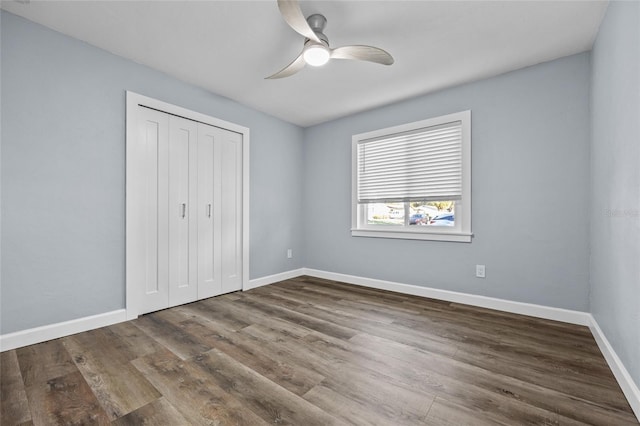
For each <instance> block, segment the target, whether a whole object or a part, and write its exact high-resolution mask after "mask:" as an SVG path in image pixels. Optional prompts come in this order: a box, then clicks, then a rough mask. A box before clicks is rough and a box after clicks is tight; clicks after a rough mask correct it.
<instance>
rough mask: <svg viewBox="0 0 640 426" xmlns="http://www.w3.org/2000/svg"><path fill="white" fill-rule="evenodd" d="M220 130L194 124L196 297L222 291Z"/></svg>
mask: <svg viewBox="0 0 640 426" xmlns="http://www.w3.org/2000/svg"><path fill="white" fill-rule="evenodd" d="M222 132H223V131H222V130H221V129H218V128H217V127H213V126H207V125H205V124H202V123H198V211H197V214H198V299H204V298H206V297H211V296H216V295H218V294H221V293H222V283H221V281H222V280H221V279H222V271H221V268H220V220H219V219H218V218H219V217H220V202H219V198H220V141H221V139H222Z"/></svg>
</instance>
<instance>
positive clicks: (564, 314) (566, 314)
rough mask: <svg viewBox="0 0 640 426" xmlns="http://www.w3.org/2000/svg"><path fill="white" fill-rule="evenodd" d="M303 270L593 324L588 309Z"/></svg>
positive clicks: (540, 316)
mask: <svg viewBox="0 0 640 426" xmlns="http://www.w3.org/2000/svg"><path fill="white" fill-rule="evenodd" d="M303 270H304V272H305V275H309V276H311V277H317V278H324V279H328V280H334V281H341V282H345V283H349V284H355V285H360V286H364V287H370V288H376V289H380V290H389V291H395V292H397V293H403V294H411V295H413V296H422V297H429V298H432V299H438V300H446V301H449V302H455V303H462V304H465V305H472V306H478V307H481V308H488V309H496V310H498V311H503V312H511V313H514V314H520V315H528V316H532V317H536V318H544V319H550V320H554V321H561V322H566V323H570V324H577V325H589V324H590V314H589V313H587V312H581V311H572V310H569V309H562V308H553V307H549V306H543V305H535V304H533V303H523V302H514V301H511V300H505V299H498V298H495V297H487V296H479V295H475V294H468V293H460V292H457V291H449V290H441V289H437V288H431V287H422V286H417V285H411V284H402V283H397V282H392V281H383V280H377V279H373V278H364V277H358V276H355V275H346V274H338V273H335V272H327V271H320V270H317V269H309V268H303Z"/></svg>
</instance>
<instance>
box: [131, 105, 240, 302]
mask: <svg viewBox="0 0 640 426" xmlns="http://www.w3.org/2000/svg"><path fill="white" fill-rule="evenodd" d="M138 116H139V117H140V118H139V121H138V128H137V131H138V135H137V136H138V138H137V139H138V140H137V142H136V143H137V145H136V150H135V153H134V155H135V157H136V158H137V160H136V164H139V165H140V167H139V168H136V169H135V170H136V173H135V174H136V177H138V175H139V176H140V177H139V178H137V179H136V182H137V185H139V187H140V188H139V192H140V193H141V194H144V196H143V197H142V198H143V199H141V200H139V201H138V200H136V202H137V204H136V208H137V209H138V210H139V211H138V213H137V216H136V217H137V218H138V222H139V224H138V226H139V227H140V228H142V229H144V236H143V237H142V238H141V239H140V241H141V242H140V244H139V247H138V246H136V253H137V255H136V256H135V257H134V258H136V259H143V263H144V265H141V267H140V268H139V271H137V273H136V277H138V278H137V280H140V281H141V283H140V284H139V285H141V286H144V292H143V293H142V301H141V304H140V305H141V307H140V313H147V312H153V311H157V310H160V309H165V308H168V307H171V306H176V305H181V304H184V303H189V302H193V301H195V300H198V299H204V298H207V297H211V296H216V295H219V294H222V293H228V292H231V291H236V290H241V289H242V135H241V134H238V133H235V132H231V131H228V130H224V129H220V128H217V127H213V126H209V125H206V124H203V123H199V122H196V121H192V120H188V119H185V118H181V117H178V116H174V115H170V114H167V113H163V112H160V111H157V110H153V109H150V108H145V107H141V106H139V107H138ZM132 179H133V177H132ZM138 294H140V293H138Z"/></svg>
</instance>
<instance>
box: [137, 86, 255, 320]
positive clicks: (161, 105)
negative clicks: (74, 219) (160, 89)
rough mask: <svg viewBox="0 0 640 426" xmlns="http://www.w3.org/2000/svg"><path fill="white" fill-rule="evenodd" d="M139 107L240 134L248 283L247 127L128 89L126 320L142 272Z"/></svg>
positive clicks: (244, 270) (245, 285) (244, 269)
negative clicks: (138, 252)
mask: <svg viewBox="0 0 640 426" xmlns="http://www.w3.org/2000/svg"><path fill="white" fill-rule="evenodd" d="M138 106H143V107H147V108H152V109H155V110H158V111H161V112H165V113H168V114H172V115H177V116H179V117H184V118H187V119H189V120H194V121H199V122H201V123H204V124H208V125H210V126H214V127H219V128H221V129H225V130H230V131H232V132H235V133H239V134H241V135H242V289H243V290H244V289H246V288H248V286H249V251H250V250H249V128H248V127H244V126H240V125H238V124H235V123H230V122H228V121H224V120H221V119H219V118H215V117H211V116H209V115H206V114H202V113H199V112H196V111H192V110H189V109H186V108H182V107H179V106H177V105H173V104H170V103H167V102H163V101H160V100H158V99H154V98H150V97H148V96H144V95H140V94H138V93H135V92H131V91H128V90H127V91H126V140H125V145H126V169H125V193H126V196H125V210H126V212H125V287H126V301H125V309H126V314H127V320H132V319H135V318H137V317H138V315H139V314H140V310H139V307H140V299H139V297H140V295H139V294H138V293H140V291H139V285H136V284H135V280H136V278H135V277H137V276H140V274H141V271H140V269H141V268H142V265H141V263H142V262H140V259H136V256H137V255H136V249H137V247H139V245H140V244H141V242H142V240H143V239H144V231H143V230H142V229H140V227H139V226H137V225H136V223H137V221H136V220H135V219H136V217H138V215H139V211H138V210H139V207H138V206H137V205H136V202H135V200H140V199H143V197H144V194H141V193H140V192H141V191H140V185H139V184H138V182H139V181H140V179H142V178H143V176H144V173H143V171H142V170H141V169H142V168H141V167H139V166H138V164H136V158H137V156H136V155H135V154H134V146H135V141H136V138H137V129H136V127H137V124H138Z"/></svg>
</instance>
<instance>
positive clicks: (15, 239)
mask: <svg viewBox="0 0 640 426" xmlns="http://www.w3.org/2000/svg"><path fill="white" fill-rule="evenodd" d="M1 31H2V34H1V36H2V68H1V76H2V87H1V90H2V105H1V107H2V122H1V124H2V133H1V137H2V147H1V148H2V160H1V161H2V163H1V167H2V169H1V179H2V187H1V190H2V200H1V202H2V239H1V244H2V247H1V250H2V264H1V268H2V271H1V277H0V278H1V280H2V281H1V282H2V286H1V295H0V296H1V302H0V303H1V304H0V310H1V311H2V314H1V319H0V320H1V327H0V332H1V333H3V334H4V333H9V332H13V331H18V330H23V329H28V328H31V327H36V326H40V325H45V324H52V323H56V322H60V321H65V320H70V319H74V318H79V317H84V316H88V315H93V314H99V313H103V312H108V311H111V310H115V309H119V308H123V307H124V295H125V285H124V261H125V253H124V247H125V233H124V218H125V205H124V202H125V194H124V187H125V182H124V178H125V176H124V171H125V156H124V154H125V137H124V135H125V128H124V118H125V90H132V91H134V92H138V93H141V94H144V95H147V96H151V97H154V98H157V99H160V100H163V101H166V102H170V103H173V104H176V105H179V106H183V107H185V108H189V109H193V110H196V111H199V112H202V113H205V114H209V115H212V116H215V117H218V118H221V119H224V120H227V121H231V122H234V123H237V124H240V125H243V126H246V127H249V128H250V129H251V170H250V172H251V183H250V184H251V211H250V215H251V235H250V238H251V247H250V255H251V273H250V275H251V277H252V278H256V277H262V276H266V275H270V274H274V273H278V272H282V271H287V270H291V269H295V268H299V267H301V266H303V263H302V256H297V257H294V259H291V260H288V259H286V249H287V248H292V249H293V250H294V253H298V254H300V253H301V251H302V247H303V244H302V237H301V235H302V222H301V217H302V215H301V206H302V204H301V194H302V189H303V188H302V183H301V181H300V176H301V175H302V158H303V157H302V156H303V146H302V144H301V143H300V141H301V139H302V137H303V132H302V130H301V129H300V128H299V127H296V126H294V125H291V124H288V123H285V122H283V121H280V120H278V119H275V118H273V117H270V116H267V115H265V114H262V113H259V112H256V111H254V110H251V109H249V108H246V107H244V106H241V105H239V104H238V103H235V102H233V101H230V100H228V99H225V98H222V97H220V96H217V95H214V94H212V93H209V92H206V91H204V90H202V89H199V88H197V87H194V86H191V85H188V84H185V83H183V82H180V81H178V80H176V79H174V78H171V77H169V76H167V75H165V74H162V73H160V72H157V71H154V70H152V69H149V68H147V67H144V66H141V65H138V64H135V63H133V62H131V61H128V60H125V59H123V58H120V57H117V56H114V55H112V54H110V53H107V52H105V51H103V50H100V49H97V48H94V47H92V46H90V45H88V44H85V43H83V42H80V41H77V40H74V39H72V38H69V37H66V36H64V35H61V34H59V33H56V32H54V31H51V30H49V29H46V28H44V27H42V26H40V25H37V24H34V23H31V22H29V21H26V20H24V19H22V18H20V17H17V16H15V15H12V14H9V13H7V12H2V21H1Z"/></svg>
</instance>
